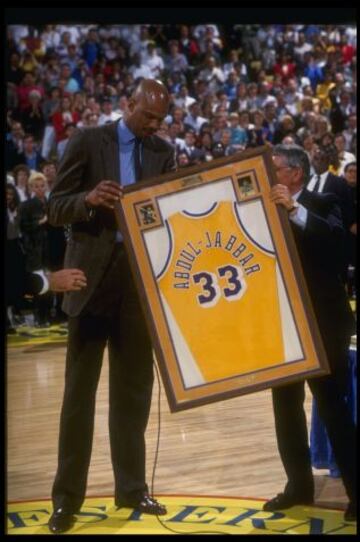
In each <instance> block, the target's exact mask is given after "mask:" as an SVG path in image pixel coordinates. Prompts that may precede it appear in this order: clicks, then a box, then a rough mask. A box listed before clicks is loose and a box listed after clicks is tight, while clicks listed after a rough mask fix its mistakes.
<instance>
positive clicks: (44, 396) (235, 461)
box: [7, 337, 355, 534]
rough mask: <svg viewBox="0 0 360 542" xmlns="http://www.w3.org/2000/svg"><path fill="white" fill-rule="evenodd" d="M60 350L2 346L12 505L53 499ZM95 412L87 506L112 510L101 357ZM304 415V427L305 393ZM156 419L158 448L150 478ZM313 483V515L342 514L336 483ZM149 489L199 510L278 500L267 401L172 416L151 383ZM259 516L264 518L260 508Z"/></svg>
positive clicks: (50, 345) (41, 343) (318, 477)
mask: <svg viewBox="0 0 360 542" xmlns="http://www.w3.org/2000/svg"><path fill="white" fill-rule="evenodd" d="M64 340H65V337H64V339H63V341H60V342H56V341H53V342H47V341H46V339H43V340H41V337H39V338H38V339H36V340H26V337H25V339H24V340H23V341H22V342H21V341H17V342H16V341H12V345H9V346H8V350H7V501H8V503H14V502H15V503H16V502H19V501H42V500H46V501H48V500H49V499H50V495H51V487H52V483H53V478H54V475H55V470H56V462H57V446H58V427H59V415H60V408H61V402H62V395H63V389H64V364H65V348H66V347H65V343H64ZM96 404H97V408H96V420H95V434H94V443H93V453H92V460H91V466H90V471H89V478H88V489H87V496H88V497H89V498H90V499H91V498H101V497H107V500H108V501H109V502H110V503H111V502H112V500H111V496H112V495H113V474H112V468H111V462H110V447H109V438H108V360H107V353H106V354H105V358H104V363H103V368H102V373H101V379H100V383H99V388H98V393H97V403H96ZM306 413H307V417H308V422H310V413H311V395H310V392H309V390H308V389H307V394H306ZM159 418H160V446H159V455H158V461H157V465H156V470H155V472H154V461H155V455H156V447H157V438H158V430H159ZM314 473H315V483H316V506H318V507H326V508H332V509H337V510H339V509H344V508H345V506H346V504H347V498H346V495H345V491H344V488H343V485H342V482H341V480H340V479H334V478H330V477H329V476H328V475H327V471H314ZM152 480H154V483H153V490H154V494H155V495H163V496H166V495H168V496H169V499H170V498H172V497H170V496H176V495H178V496H186V498H187V501H188V502H192V501H196V498H197V497H198V496H204V497H208V496H210V497H212V498H213V502H215V503H216V502H217V501H219V500H221V498H227V497H229V498H232V499H233V498H243V499H254V500H255V501H256V500H266V499H268V498H271V497H273V496H274V495H275V494H276V493H278V492H280V491H281V490H282V489H283V487H284V484H285V475H284V472H283V467H282V464H281V462H280V459H279V455H278V451H277V446H276V439H275V431H274V423H273V414H272V404H271V393H270V391H269V390H266V391H262V392H258V393H255V394H251V395H246V396H242V397H237V398H235V399H230V400H226V401H223V402H218V403H214V404H211V405H206V406H202V407H198V408H194V409H191V410H186V411H183V412H178V413H173V414H171V413H170V411H169V407H168V404H167V399H166V397H165V393H164V390H163V388H162V385H161V386H160V404H159V386H158V382H157V379H156V378H155V385H154V393H153V401H152V408H151V415H150V420H149V425H148V429H147V481H148V484H149V486H151V485H152ZM109 497H110V500H109ZM49 506H50V507H51V503H49ZM257 507H258V508H259V510H260V509H261V503H260V504H259V503H258V504H257ZM341 517H342V515H341ZM45 525H46V522H45ZM354 528H355V527H354ZM43 529H45V532H46V528H45V527H43ZM39 534H45V533H39Z"/></svg>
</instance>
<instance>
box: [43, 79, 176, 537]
mask: <svg viewBox="0 0 360 542" xmlns="http://www.w3.org/2000/svg"><path fill="white" fill-rule="evenodd" d="M168 105H169V96H168V92H167V89H166V87H165V86H164V85H163V84H162V83H160V82H159V81H155V80H150V79H148V80H147V79H145V80H143V81H142V82H141V83H140V85H139V86H138V88H137V89H136V90H135V92H134V94H133V96H132V97H131V99H130V100H129V102H128V108H127V110H126V111H125V113H124V116H123V118H122V119H121V120H120V121H117V122H115V123H111V124H108V125H105V126H102V127H96V128H85V129H80V130H77V131H76V132H75V133H74V134H73V136H72V138H71V139H70V141H69V144H68V146H67V148H66V151H65V154H64V157H63V160H62V162H61V164H60V167H59V170H58V174H57V181H56V184H55V186H54V188H53V191H52V194H51V196H50V202H49V219H50V222H51V223H52V224H53V225H54V226H59V225H64V224H70V225H71V232H70V238H69V240H68V246H67V250H66V254H65V267H70V266H71V267H78V268H80V269H82V270H83V271H84V272H85V274H86V276H87V283H88V286H87V288H86V289H83V290H82V291H80V292H77V293H70V294H66V295H65V298H64V303H63V309H64V311H65V312H66V313H67V314H68V315H69V339H68V351H67V359H66V379H65V393H64V401H63V406H62V412H61V421H60V444H59V462H58V470H57V474H56V478H55V482H54V486H53V491H52V498H53V505H54V513H53V515H52V517H51V519H50V522H49V528H50V530H51V532H53V533H61V532H65V531H67V530H69V529H70V528H71V526H72V524H73V522H74V516H73V515H74V514H76V513H77V512H79V510H80V508H81V506H82V503H83V500H84V498H85V492H86V481H87V473H88V468H89V463H90V455H91V447H92V437H93V425H94V412H95V394H96V387H97V384H98V380H99V376H100V370H101V364H102V358H103V353H104V349H105V347H106V346H108V352H109V373H110V379H109V386H110V389H109V402H110V409H109V432H110V446H111V458H112V465H113V471H114V478H115V504H116V505H117V506H119V507H122V506H125V507H132V508H135V509H137V510H139V511H141V512H143V513H149V514H165V513H166V509H165V507H164V506H163V505H161V504H160V503H158V502H157V501H156V500H155V499H153V498H152V497H151V496H150V495H149V493H148V487H147V485H146V481H145V429H146V425H147V421H148V416H149V411H150V403H151V394H152V384H153V359H152V346H151V342H150V338H149V335H148V332H147V328H146V325H145V320H144V317H143V313H142V308H141V304H140V300H139V298H138V295H137V291H136V288H135V284H134V281H133V277H132V273H131V271H130V267H129V263H128V258H127V254H126V252H125V249H124V245H123V240H122V235H121V232H119V231H118V230H117V226H116V221H115V216H114V204H115V202H116V201H118V200H119V198H120V197H121V196H122V187H123V186H124V185H126V184H131V183H133V182H137V181H139V180H140V179H145V178H148V177H152V176H154V175H160V174H162V173H165V172H167V171H170V170H173V169H174V168H175V159H174V158H175V157H174V149H173V147H172V146H171V145H170V144H169V143H167V142H165V141H164V140H162V139H160V138H159V137H158V136H156V135H154V134H155V132H156V131H157V129H158V128H159V126H160V123H161V122H162V120H163V119H164V118H165V116H166V115H167V112H168ZM108 179H109V180H108Z"/></svg>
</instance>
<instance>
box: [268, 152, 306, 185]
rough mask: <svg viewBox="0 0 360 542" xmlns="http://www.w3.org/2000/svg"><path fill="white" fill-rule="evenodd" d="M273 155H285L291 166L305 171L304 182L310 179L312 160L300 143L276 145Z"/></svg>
mask: <svg viewBox="0 0 360 542" xmlns="http://www.w3.org/2000/svg"><path fill="white" fill-rule="evenodd" d="M272 152H273V156H283V157H284V158H285V160H286V164H287V165H288V166H290V167H299V168H301V169H302V171H303V174H304V175H303V179H304V184H307V183H308V181H309V179H310V160H309V157H308V155H307V153H306V152H305V150H304V149H303V148H302V147H300V146H299V145H285V144H281V145H275V147H274V148H273V151H272Z"/></svg>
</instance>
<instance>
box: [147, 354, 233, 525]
mask: <svg viewBox="0 0 360 542" xmlns="http://www.w3.org/2000/svg"><path fill="white" fill-rule="evenodd" d="M154 366H155V373H156V380H157V383H158V401H157V403H158V418H157V421H158V429H157V438H156V449H155V458H154V466H153V471H152V476H151V497H152V498H153V499H154V482H155V472H156V467H157V462H158V457H159V449H160V434H161V383H160V375H159V369H158V366H157V360H154ZM154 515H155V517H156V519H157V520H158V522H159V523H160V525H161V526H162V527H163V528H164V529H167V530H168V531H170V532H172V533H175V534H185V535H186V534H190V535H191V534H226V535H230V534H231V533H224V532H222V531H187V532H184V531H176V530H175V529H172V528H171V527H169V526H168V525H166V523H164V522H163V521H162V519H160V516H159V515H158V514H154Z"/></svg>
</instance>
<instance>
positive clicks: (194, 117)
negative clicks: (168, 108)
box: [174, 101, 209, 134]
mask: <svg viewBox="0 0 360 542" xmlns="http://www.w3.org/2000/svg"><path fill="white" fill-rule="evenodd" d="M189 110H190V112H189V113H188V114H187V115H186V117H185V118H184V124H185V126H186V127H188V128H192V129H193V130H194V132H195V133H196V134H198V133H199V132H200V130H201V128H202V126H203V125H204V124H206V123H207V122H209V119H206V118H205V117H202V116H201V106H200V104H199V102H197V101H196V102H193V103H192V104H191V105H190V106H189ZM174 121H176V119H175V118H174Z"/></svg>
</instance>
